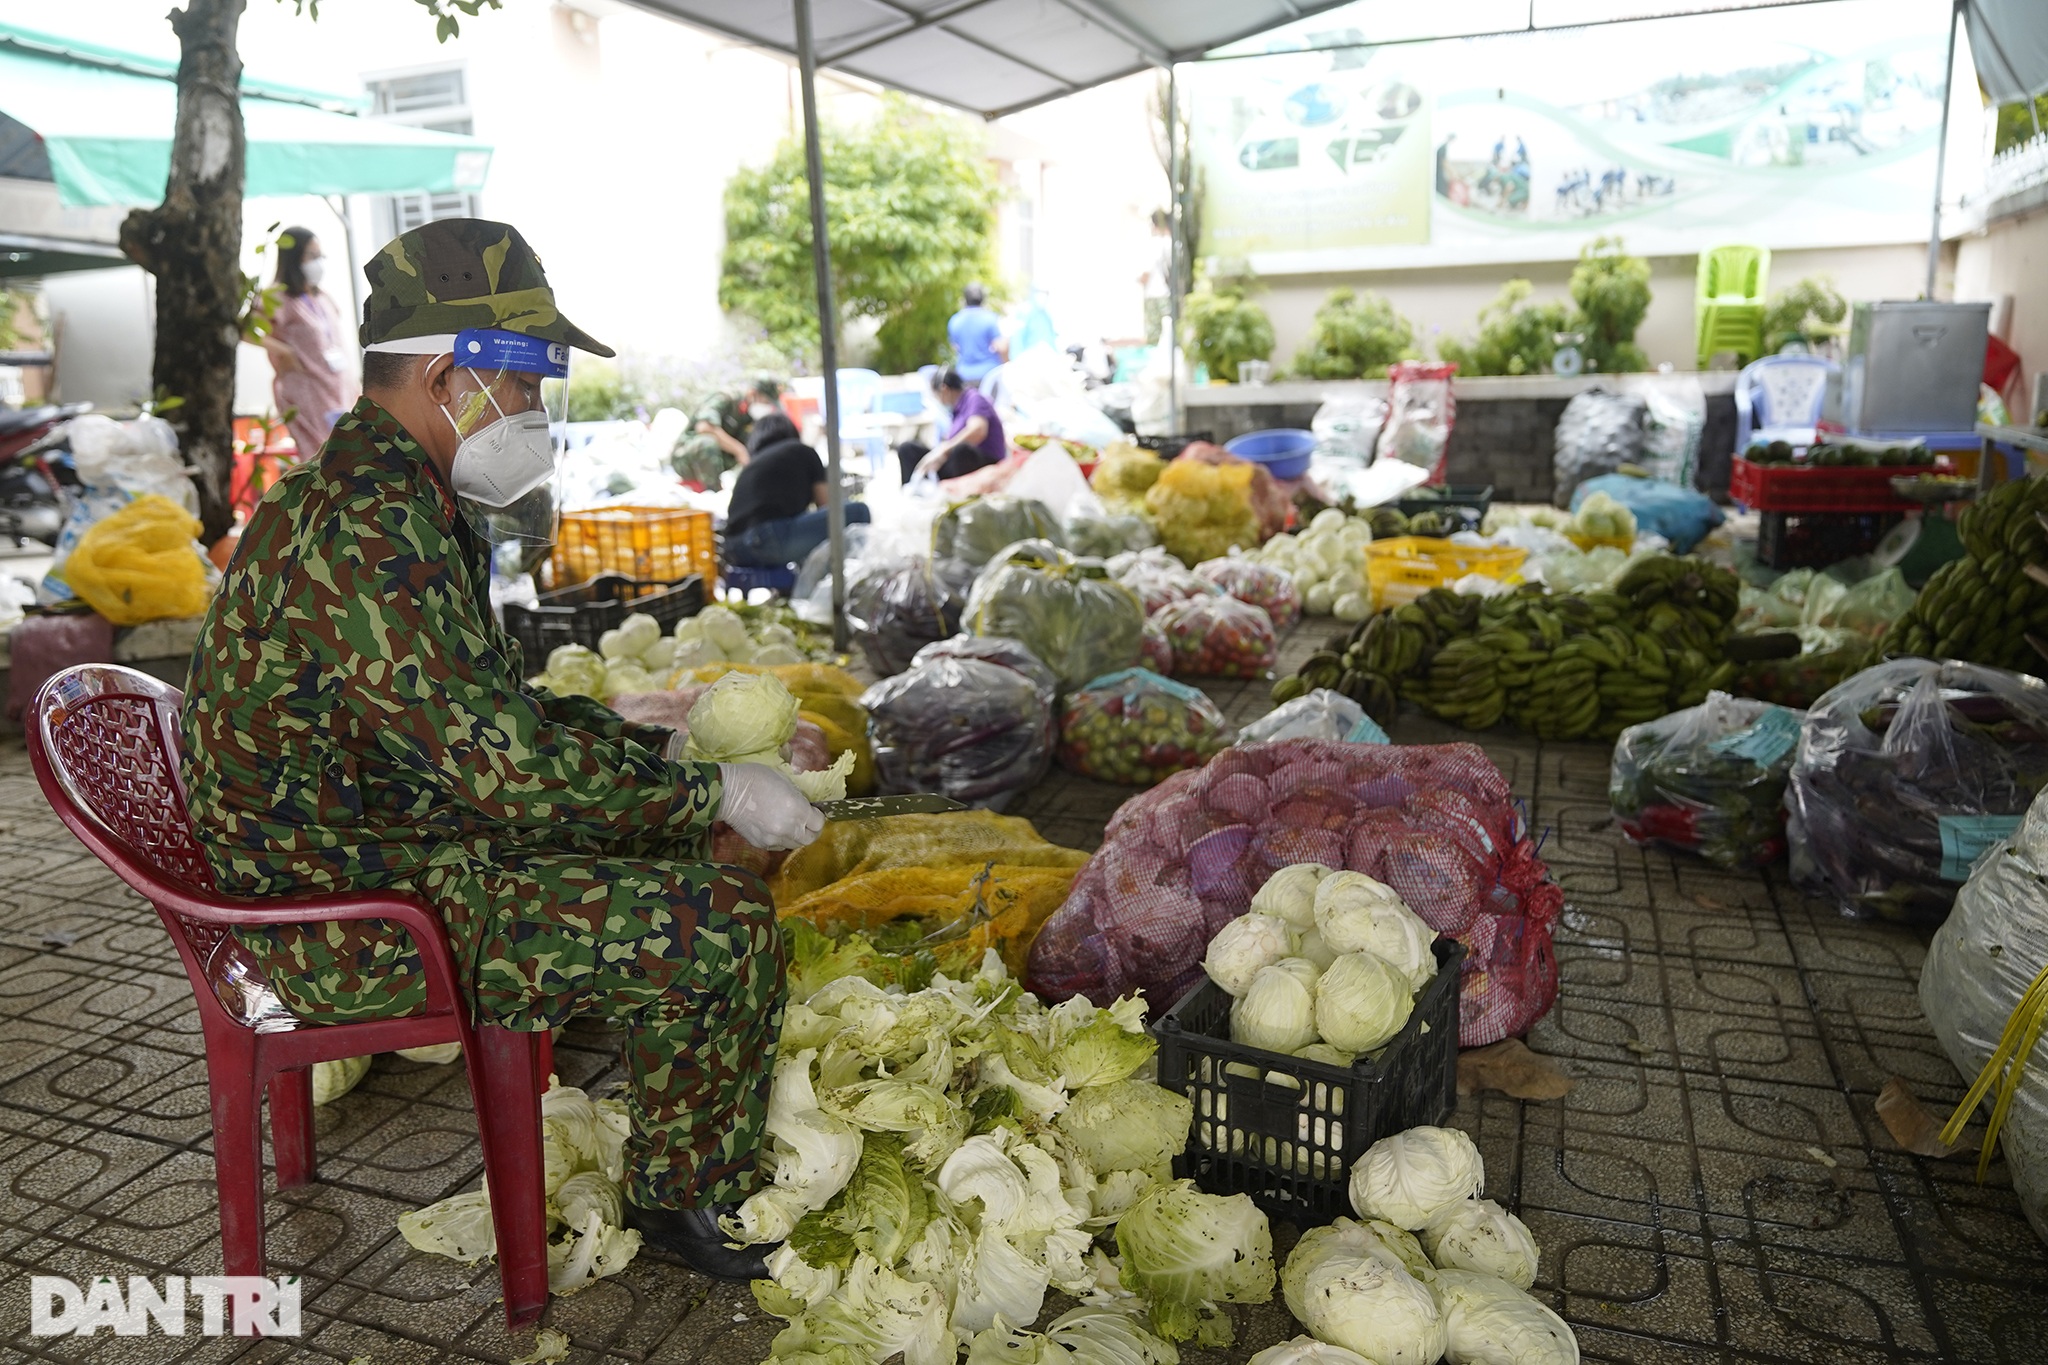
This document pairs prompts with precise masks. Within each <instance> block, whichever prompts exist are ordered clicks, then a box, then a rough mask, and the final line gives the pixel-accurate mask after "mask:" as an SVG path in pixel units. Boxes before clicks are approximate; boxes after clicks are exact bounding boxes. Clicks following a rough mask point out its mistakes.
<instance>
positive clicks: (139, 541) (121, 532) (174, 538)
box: [62, 493, 206, 626]
mask: <svg viewBox="0 0 2048 1365" xmlns="http://www.w3.org/2000/svg"><path fill="white" fill-rule="evenodd" d="M198 535H199V521H198V519H197V518H195V517H193V516H192V515H191V514H190V513H189V512H187V511H186V510H185V509H184V508H182V507H180V506H178V504H176V503H174V502H172V501H171V500H170V499H169V498H166V497H164V496H162V495H161V494H158V493H145V494H143V495H142V496H141V497H139V498H137V499H135V501H133V502H131V503H129V504H128V505H127V506H126V507H123V508H122V509H121V510H120V511H118V512H116V513H114V514H113V515H112V516H110V517H108V518H106V519H105V520H104V521H101V522H98V523H96V524H95V525H94V526H93V527H92V529H91V530H89V531H87V532H86V533H85V534H84V535H83V536H81V537H79V540H78V544H77V545H76V546H75V547H73V549H72V551H71V554H70V557H69V558H67V559H66V560H65V561H64V568H63V575H62V576H63V578H64V581H65V582H67V583H69V584H70V585H71V588H72V591H74V592H76V593H77V594H78V595H79V596H80V597H81V598H83V599H85V602H86V605H88V606H90V607H91V608H92V609H93V610H94V611H96V612H98V613H99V614H100V615H102V616H104V617H106V618H107V619H108V620H109V621H112V622H113V623H114V624H115V625H117V626H139V625H142V624H143V623H144V622H146V621H160V620H163V619H164V618H166V617H176V616H197V615H199V613H201V612H203V611H205V610H206V564H205V562H204V561H203V560H201V558H200V554H199V547H198V545H197V544H196V543H195V541H196V538H197V537H198Z"/></svg>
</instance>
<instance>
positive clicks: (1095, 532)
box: [1065, 499, 1159, 559]
mask: <svg viewBox="0 0 2048 1365" xmlns="http://www.w3.org/2000/svg"><path fill="white" fill-rule="evenodd" d="M1090 501H1091V502H1093V505H1092V506H1088V505H1083V506H1079V507H1076V508H1075V509H1074V510H1072V511H1070V512H1068V513H1067V522H1066V527H1065V530H1066V538H1067V548H1068V549H1069V550H1072V551H1073V552H1074V553H1075V554H1077V555H1093V556H1095V557H1096V558H1097V559H1108V558H1109V557H1110V556H1112V555H1120V554H1126V553H1128V552H1130V551H1132V550H1142V549H1145V548H1146V547H1147V546H1152V545H1157V544H1158V543H1159V536H1158V533H1157V532H1155V531H1154V530H1153V529H1152V523H1151V522H1150V521H1147V520H1146V519H1145V518H1144V517H1142V516H1140V515H1138V514H1137V513H1136V512H1121V513H1120V512H1111V511H1107V510H1105V509H1104V508H1103V506H1102V504H1101V503H1100V502H1099V501H1095V500H1092V499H1091V500H1090Z"/></svg>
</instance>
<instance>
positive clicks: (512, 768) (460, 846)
mask: <svg viewBox="0 0 2048 1365" xmlns="http://www.w3.org/2000/svg"><path fill="white" fill-rule="evenodd" d="M364 273H365V274H367V275H368V276H369V280H370V285H371V288H370V295H369V298H368V301H367V302H366V304H365V306H364V310H363V311H364V320H363V325H362V340H363V342H364V344H365V345H366V346H367V347H370V348H371V351H370V354H369V356H368V359H367V361H366V364H365V371H366V373H365V381H366V384H365V387H366V394H365V396H364V398H363V400H362V401H361V402H360V403H358V404H357V405H356V407H355V408H354V410H352V411H351V412H349V413H348V414H347V415H346V416H345V417H343V419H342V420H341V421H340V422H339V423H338V424H337V425H336V427H335V429H334V432H333V435H332V436H331V437H330V438H329V439H328V441H327V443H326V445H325V446H323V447H322V448H321V450H320V453H319V456H318V458H317V459H314V460H309V461H307V462H305V463H303V464H301V465H299V466H298V467H296V468H294V469H292V470H290V471H288V472H287V473H286V474H285V476H284V477H283V478H282V479H280V480H279V481H278V483H277V485H276V486H275V487H274V488H273V489H272V490H271V491H270V493H269V494H268V495H267V496H266V497H265V498H264V500H263V501H262V503H261V504H260V505H259V506H258V507H257V509H256V511H255V514H254V515H253V516H252V517H251V518H250V522H249V526H248V528H247V530H246V532H245V533H244V534H243V536H242V540H241V545H240V548H239V549H238V550H237V552H236V554H235V558H234V561H233V563H232V564H230V565H229V568H228V573H227V578H226V581H225V582H224V583H223V585H222V587H221V590H220V593H219V596H218V597H216V598H215V600H214V603H213V607H212V609H211V610H210V611H209V612H208V614H207V617H206V622H205V625H204V627H203V629H202V630H201V633H200V638H199V644H198V648H197V649H196V651H195V652H194V654H193V658H192V669H191V677H190V680H189V685H188V688H187V691H186V699H185V711H184V717H183V722H184V750H185V780H186V784H187V787H188V790H189V792H190V803H191V809H192V814H193V817H194V819H195V821H196V823H197V824H198V827H199V830H200V833H201V837H202V841H203V843H204V846H205V849H206V853H207V857H208V859H209V861H210V862H211V864H212V866H213V869H214V872H215V874H216V876H217V877H218V878H219V880H220V883H221V885H222V887H223V888H225V889H226V890H228V891H230V892H233V893H236V894H241V895H249V896H264V897H273V896H287V895H303V894H308V893H316V892H331V891H342V890H364V889H370V888H397V889H403V890H407V891H411V892H414V893H416V894H418V895H420V896H421V897H423V898H424V899H425V900H426V901H427V902H428V903H429V904H431V905H433V906H434V907H435V908H436V909H438V910H439V911H440V913H441V915H442V917H443V920H444V921H445V923H446V925H447V929H448V937H449V942H450V946H451V948H452V950H453V953H454V958H455V964H456V971H457V974H458V976H459V977H460V978H461V980H462V982H463V985H464V987H465V989H466V992H467V994H468V995H469V998H470V1001H471V1003H472V1005H473V1007H474V1011H475V1018H476V1019H477V1021H478V1022H480V1023H491V1024H500V1025H505V1026H508V1027H512V1028H519V1029H541V1028H548V1027H551V1026H554V1025H558V1024H561V1023H562V1022H564V1021H565V1020H566V1019H568V1018H569V1017H571V1016H572V1015H581V1014H596V1015H601V1016H604V1017H607V1018H611V1019H615V1020H618V1021H619V1022H620V1023H622V1024H623V1025H624V1026H625V1029H626V1039H627V1042H626V1051H627V1057H628V1062H629V1066H630V1071H631V1088H630V1098H629V1101H628V1103H629V1106H630V1109H631V1112H632V1116H633V1127H634V1131H633V1136H632V1140H631V1142H630V1144H629V1146H628V1149H627V1155H628V1159H629V1165H630V1172H629V1175H628V1182H627V1191H626V1192H627V1200H628V1204H629V1206H630V1208H629V1218H630V1220H631V1221H632V1222H634V1223H635V1225H637V1226H640V1227H642V1229H643V1231H645V1232H646V1233H647V1235H648V1238H649V1240H650V1241H653V1242H655V1243H656V1244H657V1245H663V1246H666V1247H668V1248H669V1249H671V1250H673V1251H675V1252H677V1253H678V1254H679V1255H681V1256H683V1257H684V1259H686V1260H687V1261H689V1262H690V1263H691V1264H693V1265H695V1266H697V1267H698V1268H700V1269H703V1270H705V1271H707V1272H709V1273H713V1274H724V1275H729V1276H736V1277H739V1278H746V1277H749V1276H755V1275H759V1274H762V1273H763V1270H762V1268H761V1266H760V1264H759V1261H760V1258H759V1256H758V1255H752V1254H742V1253H738V1252H735V1251H732V1250H730V1249H728V1248H726V1247H725V1245H724V1240H725V1239H724V1238H723V1236H722V1235H720V1234H718V1232H717V1230H716V1224H715V1219H716V1217H717V1214H718V1212H719V1211H720V1210H721V1209H722V1208H723V1207H724V1206H728V1205H730V1204H732V1203H734V1202H735V1201H737V1200H739V1199H741V1198H742V1197H744V1196H745V1195H746V1194H747V1193H748V1192H749V1191H750V1190H751V1188H752V1186H753V1183H754V1181H755V1179H756V1172H755V1152H756V1149H757V1147H758V1146H759V1144H760V1141H761V1129H762V1124H763V1122H764V1120H765V1117H766V1108H767V1097H768V1082H769V1072H770V1069H771V1065H772V1062H773V1058H774V1052H775V1044H776V1037H777V1034H778V1032H779V1030H780V1026H781V1016H782V1002H783V963H782V947H781V939H780V936H779V933H778V931H777V929H776V925H775V915H774V911H773V908H772V907H771V905H770V902H769V897H768V892H767V888H766V887H765V886H764V885H763V884H762V883H761V881H760V879H759V878H757V877H755V876H753V875H752V874H750V873H748V872H745V871H742V870H740V869H737V868H731V867H721V866H717V865H714V864H711V863H709V862H707V861H706V858H707V854H708V831H709V827H710V825H711V823H712V821H713V820H714V819H716V818H722V819H725V820H727V821H728V822H730V823H732V824H733V826H734V827H735V829H737V830H738V831H739V832H740V833H741V834H742V835H744V836H746V837H748V838H749V839H750V840H751V841H753V842H755V843H758V844H761V845H763V846H766V847H778V846H779V847H794V846H797V845H799V844H801V843H804V842H808V840H809V839H810V838H812V837H815V835H816V833H817V831H818V828H819V826H820V824H821V823H822V822H821V821H820V820H819V818H818V817H817V813H816V812H815V811H814V810H812V808H811V807H809V806H808V805H807V804H805V803H804V802H803V798H802V797H801V795H800V794H798V793H797V792H796V789H795V787H794V785H793V784H790V783H789V782H788V781H787V779H786V778H784V777H783V776H782V775H781V774H779V773H777V772H775V771H773V770H772V769H768V768H765V767H761V766H759V765H752V764H727V765H718V764H709V763H694V762H677V761H672V759H671V755H672V754H673V753H674V752H675V750H676V740H677V736H676V735H675V734H674V732H672V731H669V730H667V729H665V728H662V727H657V726H643V725H634V724H629V723H627V722H626V721H624V720H621V719H620V718H619V716H617V715H616V714H614V713H613V712H612V711H610V710H609V709H607V708H605V707H603V706H601V705H599V704H598V703H596V702H594V701H590V700H588V699H586V698H583V697H573V696H571V697H557V696H553V695H551V694H549V693H548V692H546V691H545V690H542V689H539V688H533V687H529V686H527V685H525V684H524V683H523V682H522V679H523V677H524V676H525V674H526V671H527V666H526V665H525V663H524V662H523V661H522V659H521V657H520V651H519V647H518V645H517V644H516V643H515V642H514V641H513V640H512V639H511V638H510V637H509V636H507V635H506V634H505V632H504V631H503V629H502V628H501V627H500V626H499V625H498V624H497V622H496V620H495V619H494V617H493V615H492V612H491V610H490V607H489V593H488V584H489V555H490V552H491V546H490V544H488V543H487V539H488V538H489V534H490V533H489V523H488V522H487V521H486V520H483V519H480V518H479V517H477V516H476V515H473V514H474V512H475V511H476V508H475V507H474V506H472V505H471V499H470V498H469V496H468V495H467V494H465V493H461V492H459V491H456V490H459V489H461V488H463V487H465V486H466V485H465V477H470V478H472V479H473V477H474V473H475V470H474V460H473V459H472V457H471V456H470V455H468V454H465V453H464V452H465V451H466V450H467V449H468V448H469V446H470V445H472V444H474V443H473V442H472V441H471V440H470V439H469V438H472V437H477V436H478V434H479V433H484V436H485V438H486V439H485V440H484V443H483V444H482V445H478V446H477V449H478V450H485V451H499V452H502V451H503V450H504V449H505V448H506V447H505V446H504V445H503V440H504V439H506V438H505V433H504V431H499V432H490V431H488V428H490V427H491V426H492V422H491V421H490V420H489V419H490V418H491V416H492V409H493V408H495V409H496V410H497V412H498V413H499V414H503V415H504V416H505V418H506V419H507V420H508V421H509V420H510V419H511V418H513V417H516V416H517V415H518V414H520V413H522V412H526V411H531V410H532V409H533V408H535V407H537V406H538V394H539V382H538V375H537V374H535V373H530V372H521V371H518V370H504V371H500V372H498V373H497V374H496V375H495V376H492V375H487V374H479V373H477V372H476V371H475V370H473V369H468V368H465V367H463V366H461V365H459V364H458V363H456V361H455V359H454V358H453V356H452V355H451V352H452V351H454V350H455V349H456V347H455V345H454V343H455V341H456V340H457V338H456V336H455V334H457V333H459V334H460V339H461V343H462V349H463V350H464V352H465V353H468V352H470V351H472V350H473V349H475V348H474V347H473V346H472V341H475V340H478V339H481V343H482V344H485V345H489V344H491V343H492V342H493V337H492V333H493V332H494V331H495V332H498V333H512V334H514V335H513V336H511V337H510V338H506V337H503V336H498V337H497V338H496V341H497V342H502V343H505V344H507V345H510V346H511V347H512V349H513V350H515V351H517V350H518V349H519V348H520V347H522V346H523V347H525V348H527V349H529V350H537V351H540V352H551V351H552V352H558V353H560V354H563V355H565V354H566V352H562V351H561V347H563V346H569V345H573V346H577V347H580V348H582V349H585V350H590V351H595V352H597V353H598V354H601V355H610V354H611V352H610V351H609V350H606V349H604V348H603V347H602V346H600V345H599V344H598V343H597V342H595V341H593V340H592V339H591V338H590V337H589V336H588V335H586V334H585V333H584V332H582V331H581V330H579V329H578V328H576V327H575V326H573V325H572V324H571V323H569V321H568V320H567V319H566V318H564V317H562V316H561V314H560V313H559V312H558V311H556V308H555V303H554V296H553V293H552V292H551V291H550V290H549V288H548V285H547V281H546V279H545V277H544V276H543V275H542V273H541V269H540V262H539V261H538V259H537V258H535V257H534V255H533V253H532V252H531V251H530V250H528V249H527V246H526V244H525V242H524V241H523V240H522V239H521V238H520V236H519V234H518V233H517V232H516V231H514V230H513V229H511V228H509V227H506V226H505V225H503V224H496V223H486V222H481V221H478V220H473V219H457V220H448V221H442V222H436V223H431V224H428V225H427V226H425V227H423V228H421V229H418V230H417V231H414V232H409V233H407V234H405V235H404V236H402V237H400V238H398V239H397V240H395V241H393V242H392V243H391V244H390V245H388V246H386V247H385V248H384V249H383V250H382V251H380V252H379V253H378V254H377V256H376V258H375V259H374V260H372V261H371V262H370V264H369V265H368V267H366V269H365V272H364ZM471 329H480V330H471ZM537 343H558V345H556V346H553V347H550V346H547V345H544V344H537ZM437 409H438V411H436V410H437ZM451 413H457V414H460V415H461V417H460V420H459V419H458V417H457V416H452V415H451ZM477 414H480V416H478V415H477ZM465 423H466V424H467V429H466V430H465V429H464V428H465ZM514 425H516V423H515V424H514ZM505 430H507V431H509V430H511V427H509V426H508V427H507V428H506V429H505ZM544 432H545V428H544V427H543V428H542V434H541V435H540V436H539V437H538V439H539V440H540V441H541V442H542V445H541V447H540V448H539V450H538V451H537V452H535V451H532V450H531V449H530V448H529V454H531V455H534V456H535V457H536V458H538V459H540V460H541V461H542V467H543V468H546V467H547V460H548V456H547V452H546V447H545V435H544ZM528 434H529V436H531V432H530V430H529V433H528ZM491 439H497V440H499V442H500V444H498V445H496V446H493V445H491V444H490V441H491ZM464 460H472V467H471V469H470V471H469V474H468V475H467V476H466V475H465V472H464V470H463V468H462V465H463V462H464ZM451 468H452V469H453V470H454V474H453V475H452V476H451ZM486 472H488V471H486ZM240 936H241V938H242V941H243V943H244V944H245V945H246V946H247V947H248V948H249V949H250V950H251V951H252V952H254V953H255V954H256V955H257V956H258V958H259V960H260V961H261V962H262V964H263V967H264V970H265V972H266V973H267V975H268V976H269V979H270V981H271V983H272V985H273V986H274V988H275V989H276V991H277V993H278V994H279V996H280V997H281V998H282V999H283V1000H284V1001H285V1003H286V1004H287V1005H288V1006H289V1007H290V1008H291V1009H292V1010H293V1011H294V1012H296V1013H298V1014H301V1015H303V1016H304V1017H306V1018H308V1019H313V1020H343V1019H363V1018H376V1017H388V1016H394V1015H400V1014H404V1013H407V1012H408V1011H411V1010H414V1009H416V1008H418V1007H419V1006H420V1004H421V1003H422V1002H423V1000H424V998H425V986H424V980H423V977H422V973H421V964H420V959H419V956H418V953H417V951H416V950H415V949H414V947H413V946H412V944H411V943H410V941H409V940H408V939H407V938H406V936H405V935H404V933H403V931H401V930H398V929H396V928H394V927H393V926H391V925H390V924H388V923H387V922H384V921H377V922H372V923H366V924H333V925H324V926H318V927H314V926H292V927H286V928H278V929H262V930H245V931H241V933H240Z"/></svg>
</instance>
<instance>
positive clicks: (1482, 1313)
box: [1435, 1270, 1579, 1365]
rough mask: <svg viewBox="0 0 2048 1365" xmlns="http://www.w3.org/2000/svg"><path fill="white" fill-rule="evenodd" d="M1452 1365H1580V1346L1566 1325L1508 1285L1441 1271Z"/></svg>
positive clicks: (1440, 1289) (1447, 1354) (1446, 1346)
mask: <svg viewBox="0 0 2048 1365" xmlns="http://www.w3.org/2000/svg"><path fill="white" fill-rule="evenodd" d="M1435 1288H1436V1294H1437V1300H1438V1302H1439V1303H1441V1304H1442V1305H1443V1313H1444V1360H1445V1361H1446V1362H1447V1363H1448V1365H1579V1342H1578V1338H1576V1337H1574V1336H1573V1335H1572V1329H1571V1328H1569V1327H1567V1326H1566V1325H1565V1322H1564V1319H1563V1318H1560V1317H1559V1316H1558V1315H1557V1314H1555V1313H1553V1312H1551V1311H1550V1310H1549V1309H1548V1308H1546V1307H1544V1306H1543V1305H1542V1304H1540V1303H1538V1302H1537V1301H1536V1300H1535V1299H1532V1298H1530V1297H1529V1296H1528V1295H1527V1294H1524V1293H1523V1292H1522V1291H1521V1290H1519V1289H1517V1288H1515V1287H1514V1286H1513V1285H1511V1284H1509V1283H1508V1282H1507V1281H1506V1280H1503V1279H1500V1278H1498V1277H1497V1276H1493V1275H1481V1274H1478V1273H1476V1272H1474V1271H1470V1270H1440V1271H1438V1272H1437V1275H1436V1282H1435Z"/></svg>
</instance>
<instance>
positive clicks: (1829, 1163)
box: [1806, 1147, 1842, 1171]
mask: <svg viewBox="0 0 2048 1365" xmlns="http://www.w3.org/2000/svg"><path fill="white" fill-rule="evenodd" d="M1806 1154H1807V1155H1808V1156H1810V1157H1812V1158H1813V1159H1814V1160H1815V1161H1818V1162H1819V1163H1820V1164H1821V1165H1823V1166H1825V1167H1827V1168H1828V1169H1829V1170H1831V1171H1832V1170H1834V1169H1835V1168H1836V1167H1837V1166H1839V1165H1841V1164H1842V1163H1841V1162H1839V1161H1837V1160H1835V1159H1834V1158H1833V1157H1831V1156H1829V1155H1828V1154H1827V1153H1826V1152H1823V1151H1822V1150H1821V1149H1820V1148H1818V1147H1808V1148H1807V1149H1806Z"/></svg>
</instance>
